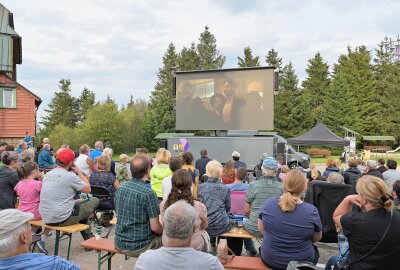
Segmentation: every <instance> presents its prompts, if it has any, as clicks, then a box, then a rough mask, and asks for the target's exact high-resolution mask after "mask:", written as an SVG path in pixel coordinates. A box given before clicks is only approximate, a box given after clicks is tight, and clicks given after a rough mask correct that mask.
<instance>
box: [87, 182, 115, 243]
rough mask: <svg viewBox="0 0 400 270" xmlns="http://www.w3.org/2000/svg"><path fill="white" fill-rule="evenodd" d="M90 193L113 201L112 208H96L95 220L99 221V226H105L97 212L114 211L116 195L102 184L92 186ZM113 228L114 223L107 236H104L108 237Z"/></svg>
mask: <svg viewBox="0 0 400 270" xmlns="http://www.w3.org/2000/svg"><path fill="white" fill-rule="evenodd" d="M90 194H91V195H92V196H93V197H96V198H98V199H99V200H100V201H101V200H102V199H107V200H108V201H110V202H111V205H112V207H111V209H107V210H103V209H98V208H97V209H94V210H93V211H94V219H95V222H96V223H97V225H98V226H103V225H102V224H101V222H100V220H99V219H98V218H97V213H110V212H111V213H114V212H113V211H114V209H115V206H114V197H113V196H112V195H111V193H110V191H109V190H108V189H106V188H105V187H101V186H91V191H90ZM103 227H104V226H103ZM111 229H112V225H111V226H110V230H109V231H108V233H107V234H106V236H104V237H103V238H108V235H109V234H110V232H111Z"/></svg>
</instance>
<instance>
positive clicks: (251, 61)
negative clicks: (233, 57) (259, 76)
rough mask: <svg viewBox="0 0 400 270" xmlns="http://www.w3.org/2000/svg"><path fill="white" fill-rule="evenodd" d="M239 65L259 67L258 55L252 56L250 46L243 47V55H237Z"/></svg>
mask: <svg viewBox="0 0 400 270" xmlns="http://www.w3.org/2000/svg"><path fill="white" fill-rule="evenodd" d="M238 65H239V67H259V66H260V57H258V56H253V52H252V51H251V48H250V46H248V47H246V48H244V56H243V58H242V57H238Z"/></svg>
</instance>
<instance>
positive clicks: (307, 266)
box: [286, 261, 318, 270]
mask: <svg viewBox="0 0 400 270" xmlns="http://www.w3.org/2000/svg"><path fill="white" fill-rule="evenodd" d="M317 269H318V268H317V266H316V265H315V264H313V263H311V262H302V261H290V262H289V264H288V266H287V268H286V270H317Z"/></svg>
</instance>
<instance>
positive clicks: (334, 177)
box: [326, 172, 344, 184]
mask: <svg viewBox="0 0 400 270" xmlns="http://www.w3.org/2000/svg"><path fill="white" fill-rule="evenodd" d="M326 182H328V183H332V184H343V182H344V178H343V176H342V175H341V174H340V173H337V172H331V173H330V174H329V175H328V178H326Z"/></svg>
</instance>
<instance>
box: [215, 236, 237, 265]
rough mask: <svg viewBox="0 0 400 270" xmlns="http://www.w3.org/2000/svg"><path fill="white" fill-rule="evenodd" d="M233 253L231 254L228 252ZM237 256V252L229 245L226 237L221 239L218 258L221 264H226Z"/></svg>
mask: <svg viewBox="0 0 400 270" xmlns="http://www.w3.org/2000/svg"><path fill="white" fill-rule="evenodd" d="M229 251H230V252H231V253H232V255H229V254H228V252H229ZM233 257H235V253H234V252H233V251H232V250H231V249H230V248H229V247H228V241H227V240H226V239H220V240H219V243H218V246H217V258H218V260H219V261H220V262H221V264H226V263H227V262H229V261H230V260H232V259H233Z"/></svg>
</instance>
